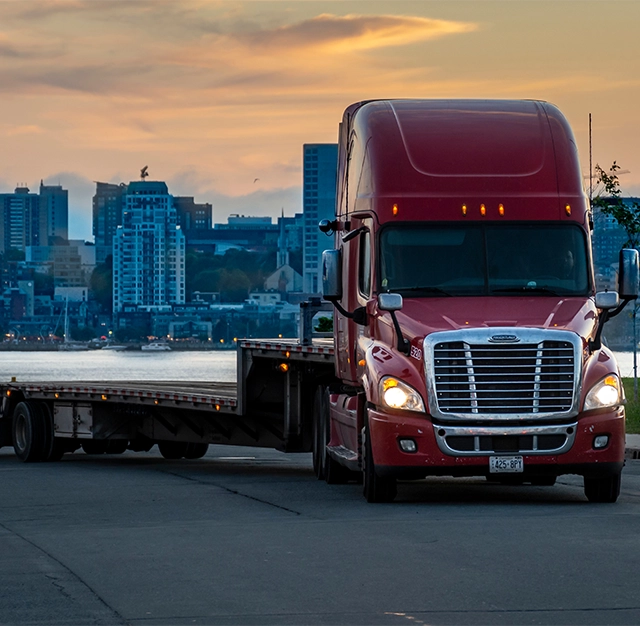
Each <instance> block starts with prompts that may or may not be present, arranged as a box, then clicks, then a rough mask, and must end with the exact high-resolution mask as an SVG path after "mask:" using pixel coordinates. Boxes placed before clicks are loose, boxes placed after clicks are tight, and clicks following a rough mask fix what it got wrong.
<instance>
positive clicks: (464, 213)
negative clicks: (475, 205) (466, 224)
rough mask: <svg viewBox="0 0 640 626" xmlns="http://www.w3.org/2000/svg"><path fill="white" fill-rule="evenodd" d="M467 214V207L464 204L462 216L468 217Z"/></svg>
mask: <svg viewBox="0 0 640 626" xmlns="http://www.w3.org/2000/svg"><path fill="white" fill-rule="evenodd" d="M466 214H467V205H466V204H463V205H462V215H466Z"/></svg>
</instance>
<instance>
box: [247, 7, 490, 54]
mask: <svg viewBox="0 0 640 626" xmlns="http://www.w3.org/2000/svg"><path fill="white" fill-rule="evenodd" d="M477 28H478V26H477V25H476V24H472V23H469V22H454V21H448V20H435V19H428V18H424V17H413V16H403V15H344V16H339V15H331V14H328V13H325V14H322V15H318V16H317V17H314V18H312V19H309V20H304V21H302V22H298V23H296V24H289V25H286V26H281V27H279V28H275V29H271V30H259V31H255V32H252V33H246V34H242V35H237V36H236V37H237V39H239V40H240V41H243V42H244V43H246V44H248V45H250V46H256V47H264V48H280V49H282V48H285V49H288V50H292V49H295V48H322V49H324V50H329V51H332V52H342V51H345V50H369V49H373V48H383V47H387V46H403V45H407V44H410V43H415V42H419V41H425V40H428V39H435V38H438V37H444V36H446V35H452V34H458V33H466V32H470V31H473V30H476V29H477Z"/></svg>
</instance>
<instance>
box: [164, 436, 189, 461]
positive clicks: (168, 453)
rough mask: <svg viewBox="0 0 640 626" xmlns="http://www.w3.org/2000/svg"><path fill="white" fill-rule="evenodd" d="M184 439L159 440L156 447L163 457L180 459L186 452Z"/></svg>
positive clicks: (186, 444)
mask: <svg viewBox="0 0 640 626" xmlns="http://www.w3.org/2000/svg"><path fill="white" fill-rule="evenodd" d="M188 445H189V444H188V443H187V442H186V441H159V442H158V449H159V450H160V454H161V455H162V456H163V457H164V458H165V459H171V460H175V459H181V458H182V457H183V456H184V455H185V454H186V453H187V446H188Z"/></svg>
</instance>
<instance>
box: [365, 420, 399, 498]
mask: <svg viewBox="0 0 640 626" xmlns="http://www.w3.org/2000/svg"><path fill="white" fill-rule="evenodd" d="M362 475H363V493H364V497H365V499H366V500H367V502H393V500H394V499H395V497H396V495H397V493H398V485H397V481H396V479H395V478H388V477H382V476H378V474H377V472H376V465H375V462H374V460H373V451H372V448H371V437H370V436H369V422H368V421H367V423H366V424H365V427H364V428H363V429H362Z"/></svg>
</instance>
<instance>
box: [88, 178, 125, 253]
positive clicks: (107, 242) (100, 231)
mask: <svg viewBox="0 0 640 626" xmlns="http://www.w3.org/2000/svg"><path fill="white" fill-rule="evenodd" d="M126 191H127V186H126V185H125V184H124V183H120V184H119V185H114V184H112V183H98V182H97V183H96V193H95V195H94V196H93V237H94V240H95V244H96V262H98V263H103V262H104V260H105V259H106V258H107V257H108V256H109V255H110V254H113V236H114V235H115V234H116V230H117V228H118V226H120V225H121V224H122V198H123V196H124V194H125V193H126Z"/></svg>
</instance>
